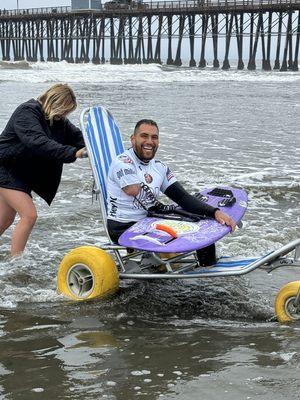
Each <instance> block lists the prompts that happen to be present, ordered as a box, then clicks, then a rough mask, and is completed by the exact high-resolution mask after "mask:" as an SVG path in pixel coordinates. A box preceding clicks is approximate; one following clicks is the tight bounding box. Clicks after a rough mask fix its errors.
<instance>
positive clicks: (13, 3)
mask: <svg viewBox="0 0 300 400" xmlns="http://www.w3.org/2000/svg"><path fill="white" fill-rule="evenodd" d="M18 3H19V8H37V7H52V6H70V5H71V0H19V1H17V0H0V8H5V9H6V10H11V9H14V8H17V4H18Z"/></svg>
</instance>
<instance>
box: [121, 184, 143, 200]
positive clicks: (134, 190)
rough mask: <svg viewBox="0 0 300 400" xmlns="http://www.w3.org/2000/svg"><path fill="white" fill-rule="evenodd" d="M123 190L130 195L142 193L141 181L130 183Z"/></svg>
mask: <svg viewBox="0 0 300 400" xmlns="http://www.w3.org/2000/svg"><path fill="white" fill-rule="evenodd" d="M122 190H123V191H124V192H125V193H126V194H128V196H133V197H135V196H137V195H138V194H139V193H140V190H141V185H140V183H136V184H134V185H128V186H125V187H123V188H122Z"/></svg>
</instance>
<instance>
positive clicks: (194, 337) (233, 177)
mask: <svg viewBox="0 0 300 400" xmlns="http://www.w3.org/2000/svg"><path fill="white" fill-rule="evenodd" d="M57 82H67V83H69V84H70V85H71V86H72V87H73V88H74V90H75V93H76V95H77V98H78V105H79V106H78V109H77V110H76V111H75V112H74V113H73V114H72V116H71V120H72V121H73V122H74V123H75V124H78V123H79V116H80V112H81V110H82V109H83V108H85V107H88V106H90V105H92V104H101V105H104V106H105V107H106V108H108V109H109V110H110V111H111V113H112V114H113V115H114V117H115V119H116V121H117V122H118V124H119V126H120V128H121V131H122V133H123V136H124V140H125V142H126V143H127V144H129V136H130V134H131V132H132V130H133V127H134V125H135V122H136V121H137V120H139V119H141V118H152V119H155V120H156V121H157V123H158V125H159V127H160V135H161V145H160V149H159V157H160V158H161V159H162V160H163V161H165V162H166V163H168V165H169V166H170V167H171V168H172V169H173V171H174V173H175V175H176V177H177V178H178V180H180V181H181V182H182V183H183V184H184V186H185V187H186V188H187V189H189V190H190V191H196V190H199V188H204V187H207V186H215V185H220V184H226V185H237V186H242V187H244V188H245V189H246V190H247V192H248V195H249V207H248V211H247V213H246V216H245V218H244V227H243V229H241V230H239V231H237V232H236V233H234V234H233V235H229V236H227V237H226V238H224V239H222V240H221V241H220V242H219V243H218V252H219V254H220V255H221V254H222V255H233V256H236V257H252V256H256V255H262V254H265V253H268V252H270V251H272V250H274V249H276V248H279V247H280V246H281V245H284V244H285V243H287V242H289V241H290V240H294V239H296V238H299V237H300V229H299V225H300V207H299V202H300V183H299V182H300V161H299V150H300V128H299V127H300V73H298V72H287V73H280V72H275V71H274V72H260V71H257V72H248V71H236V70H230V71H226V72H225V71H215V70H210V69H206V70H199V69H196V68H195V69H190V68H178V69H177V68H173V67H164V66H159V65H138V66H137V65H130V66H128V65H127V66H112V65H99V66H95V65H92V64H86V65H68V64H66V63H64V62H61V63H36V64H27V63H15V64H7V63H1V64H0V99H1V100H0V102H1V107H0V131H2V129H3V128H4V126H5V124H6V121H7V120H8V118H9V116H10V114H11V113H12V112H13V110H14V109H15V107H16V106H17V105H19V104H20V103H21V102H23V101H26V100H27V99H29V98H31V97H37V96H38V95H39V94H41V93H42V92H43V91H44V90H45V89H47V88H48V87H49V86H51V85H52V84H54V83H57ZM92 183H93V180H92V177H91V171H90V168H89V162H88V160H86V159H84V160H79V161H77V162H76V163H74V164H72V165H67V166H66V167H65V169H64V174H63V178H62V183H61V186H60V189H59V192H58V194H57V196H56V199H55V201H54V203H53V205H52V206H51V208H49V207H48V206H47V205H46V204H45V203H44V202H43V201H42V200H41V199H39V198H38V197H35V203H36V205H37V208H38V214H39V219H38V222H37V224H36V227H35V229H34V231H33V233H32V235H31V237H30V241H29V243H28V246H27V249H26V252H25V254H24V257H22V258H21V259H18V260H14V261H10V260H9V259H8V253H9V239H10V235H11V231H10V230H9V231H7V232H6V233H5V234H4V235H3V236H2V237H1V238H0V283H1V291H0V398H1V399H18V398H20V399H33V398H41V399H54V398H57V399H117V400H123V399H124V400H125V399H135V398H145V399H149V400H150V399H168V400H169V399H175V398H180V399H184V400H185V399H189V400H194V399H199V398H200V397H201V398H204V399H209V400H210V399H212V400H213V399H220V398H222V399H224V400H227V399H231V400H232V399H236V400H241V399H245V400H246V399H254V398H262V399H267V400H268V399H272V400H277V399H278V400H279V399H287V398H288V399H299V398H300V395H299V389H300V380H299V361H300V354H299V351H300V345H299V330H300V325H299V324H298V323H295V324H292V325H280V324H278V323H277V322H276V320H275V318H274V309H273V303H274V298H275V296H276V294H277V292H278V290H279V289H280V287H281V286H283V285H284V284H285V283H287V282H289V281H292V280H298V279H299V278H300V271H299V270H297V269H296V268H291V267H289V268H281V269H279V270H277V271H274V272H273V273H271V274H267V273H266V272H264V271H254V272H252V273H250V274H248V275H246V276H243V277H234V278H217V279H205V280H193V281H184V282H182V281H178V282H143V281H127V282H121V288H120V291H119V293H118V294H117V295H115V296H114V297H113V298H110V299H106V300H102V301H97V302H90V303H80V304H78V303H73V302H70V301H68V300H66V299H64V298H63V297H62V296H60V295H58V294H57V292H56V274H57V268H58V265H59V263H60V261H61V259H62V258H63V256H64V255H65V254H66V253H67V252H68V251H69V250H71V249H72V248H74V247H77V246H80V245H84V244H92V245H101V243H104V242H105V241H106V238H105V235H104V229H103V225H102V221H101V217H100V213H99V208H98V203H97V202H95V201H94V202H92V196H91V188H92Z"/></svg>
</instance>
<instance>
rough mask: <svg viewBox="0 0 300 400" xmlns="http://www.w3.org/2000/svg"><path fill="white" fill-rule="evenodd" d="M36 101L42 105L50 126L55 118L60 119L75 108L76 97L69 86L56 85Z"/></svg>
mask: <svg viewBox="0 0 300 400" xmlns="http://www.w3.org/2000/svg"><path fill="white" fill-rule="evenodd" d="M38 101H39V102H40V103H41V104H42V107H43V110H44V113H45V116H46V119H48V120H49V121H50V124H51V125H52V123H53V119H54V118H55V117H57V118H62V117H64V116H66V115H67V114H69V113H70V112H72V111H74V110H75V108H76V107H77V103H76V97H75V94H74V92H73V90H72V89H71V88H70V86H69V85H67V84H63V83H58V84H56V85H54V86H51V88H50V89H48V90H47V91H46V92H45V93H44V94H42V95H41V96H40V97H39V98H38Z"/></svg>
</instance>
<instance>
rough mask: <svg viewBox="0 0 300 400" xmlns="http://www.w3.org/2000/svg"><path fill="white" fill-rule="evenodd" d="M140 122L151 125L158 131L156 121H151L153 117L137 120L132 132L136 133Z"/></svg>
mask: <svg viewBox="0 0 300 400" xmlns="http://www.w3.org/2000/svg"><path fill="white" fill-rule="evenodd" d="M142 124H146V125H152V126H155V127H156V129H157V130H158V131H159V129H158V126H157V123H156V122H155V121H153V119H141V120H140V121H138V122H137V123H136V125H135V127H134V133H136V131H137V130H138V128H139V127H140V126H141V125H142Z"/></svg>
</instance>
